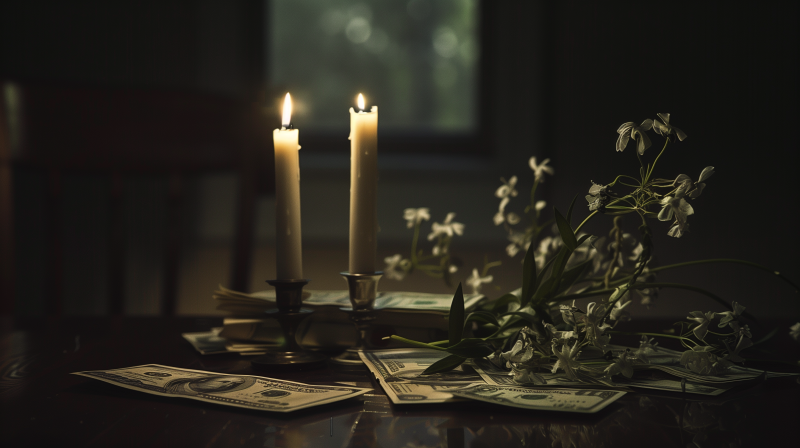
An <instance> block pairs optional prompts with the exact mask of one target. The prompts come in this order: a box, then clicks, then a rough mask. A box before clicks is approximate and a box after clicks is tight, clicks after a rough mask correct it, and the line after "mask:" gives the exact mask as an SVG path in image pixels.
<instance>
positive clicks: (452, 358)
mask: <svg viewBox="0 0 800 448" xmlns="http://www.w3.org/2000/svg"><path fill="white" fill-rule="evenodd" d="M466 360H467V359H466V358H463V357H461V356H457V355H449V356H446V357H444V358H442V359H440V360H438V361H436V362H435V363H433V364H431V365H429V366H428V368H427V369H425V370H424V371H423V372H422V375H430V374H431V373H440V372H449V371H451V370H453V369H455V368H456V367H458V366H460V365H461V364H462V363H463V362H464V361H466Z"/></svg>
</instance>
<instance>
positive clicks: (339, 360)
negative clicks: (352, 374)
mask: <svg viewBox="0 0 800 448" xmlns="http://www.w3.org/2000/svg"><path fill="white" fill-rule="evenodd" d="M342 276H344V278H345V280H347V286H348V290H349V292H350V304H351V305H352V308H351V309H348V308H342V311H344V312H346V313H348V314H349V317H350V320H351V321H352V322H353V323H354V324H355V326H356V329H357V331H358V333H357V338H358V339H357V340H356V343H355V345H353V346H352V347H350V348H348V349H347V350H346V351H345V352H344V353H342V354H341V355H339V356H337V357H335V358H332V359H331V362H332V363H334V364H336V365H338V366H340V367H345V368H348V367H349V368H356V369H362V368H364V362H363V361H362V360H361V357H360V356H358V352H360V351H363V350H365V349H367V348H368V347H367V336H368V334H369V331H370V330H371V328H372V321H373V320H375V311H374V307H375V298H376V297H377V295H378V280H380V278H381V277H382V276H383V272H381V271H378V272H374V273H372V274H350V273H348V272H342Z"/></svg>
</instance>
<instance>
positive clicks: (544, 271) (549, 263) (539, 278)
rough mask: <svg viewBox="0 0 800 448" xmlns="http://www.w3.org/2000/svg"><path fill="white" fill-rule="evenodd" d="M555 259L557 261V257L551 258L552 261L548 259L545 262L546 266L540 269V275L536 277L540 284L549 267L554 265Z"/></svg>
mask: <svg viewBox="0 0 800 448" xmlns="http://www.w3.org/2000/svg"><path fill="white" fill-rule="evenodd" d="M555 261H556V257H553V258H551V259H550V261H548V262H547V263H545V264H544V267H543V268H542V270H541V271H539V276H538V277H536V280H537V281H538V282H539V284H540V285H541V283H542V279H543V278H544V274H545V273H546V272H547V268H549V267H550V266H552V265H553V262H555ZM539 289H542V287H541V286H539Z"/></svg>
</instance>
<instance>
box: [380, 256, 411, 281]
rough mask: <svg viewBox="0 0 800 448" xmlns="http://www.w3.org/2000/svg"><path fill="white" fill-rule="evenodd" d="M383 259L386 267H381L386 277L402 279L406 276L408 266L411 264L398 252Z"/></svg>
mask: <svg viewBox="0 0 800 448" xmlns="http://www.w3.org/2000/svg"><path fill="white" fill-rule="evenodd" d="M383 261H384V262H386V267H385V268H384V269H383V272H384V274H385V275H386V278H388V279H391V280H402V279H403V278H404V277H405V276H406V273H407V272H408V268H409V267H410V266H411V262H410V261H408V260H407V259H405V258H403V257H402V256H401V255H400V254H395V255H392V256H391V257H386V258H384V259H383ZM398 268H399V269H398Z"/></svg>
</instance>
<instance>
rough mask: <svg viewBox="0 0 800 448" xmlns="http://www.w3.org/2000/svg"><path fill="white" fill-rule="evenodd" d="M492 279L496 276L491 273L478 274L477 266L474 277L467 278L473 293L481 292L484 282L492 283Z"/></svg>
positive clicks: (473, 272) (473, 273) (473, 271)
mask: <svg viewBox="0 0 800 448" xmlns="http://www.w3.org/2000/svg"><path fill="white" fill-rule="evenodd" d="M492 280H494V277H493V276H491V275H487V276H486V277H481V276H480V274H478V268H475V269H473V270H472V277H470V278H468V279H467V286H469V287H471V288H472V293H473V294H478V293H479V292H481V288H482V287H483V284H484V283H491V282H492ZM517 342H519V341H517Z"/></svg>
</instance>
